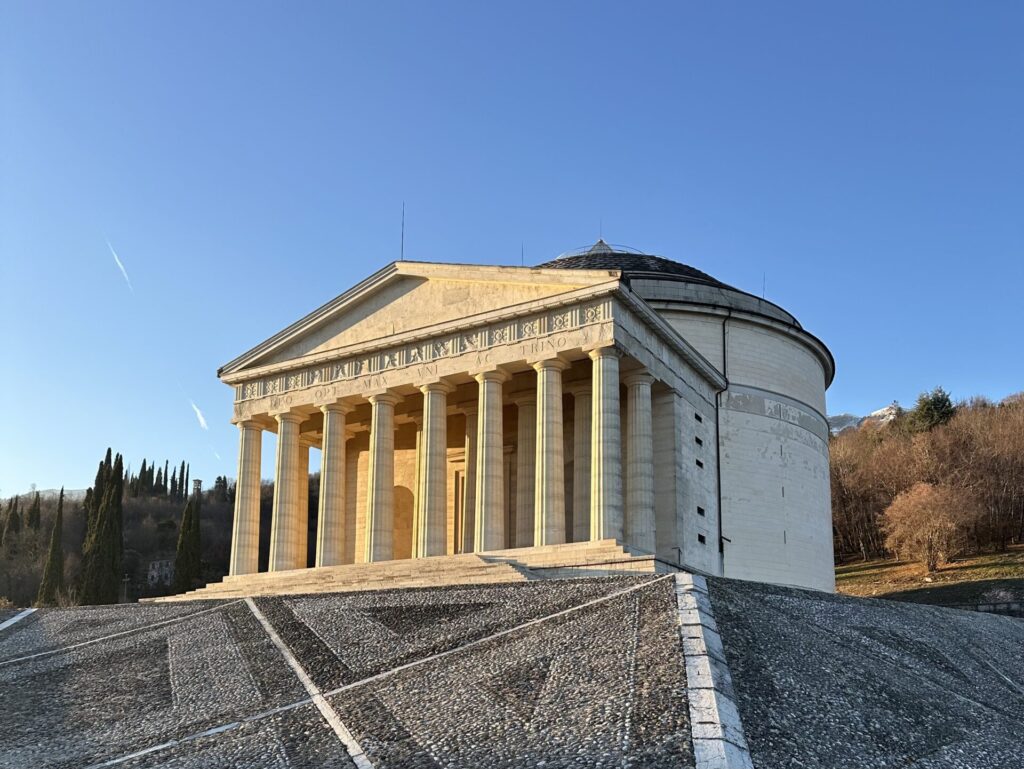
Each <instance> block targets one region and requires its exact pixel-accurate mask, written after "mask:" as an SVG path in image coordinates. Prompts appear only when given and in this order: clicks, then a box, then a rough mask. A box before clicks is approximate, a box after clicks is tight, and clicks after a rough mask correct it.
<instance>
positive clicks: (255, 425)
mask: <svg viewBox="0 0 1024 769" xmlns="http://www.w3.org/2000/svg"><path fill="white" fill-rule="evenodd" d="M235 424H236V425H237V426H238V429H239V430H262V429H264V428H263V425H262V424H261V423H260V422H258V421H256V420H255V419H241V420H239V421H238V422H235Z"/></svg>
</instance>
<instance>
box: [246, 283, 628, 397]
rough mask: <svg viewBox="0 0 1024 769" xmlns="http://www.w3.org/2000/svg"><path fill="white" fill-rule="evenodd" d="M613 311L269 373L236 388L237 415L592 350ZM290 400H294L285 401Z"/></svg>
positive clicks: (551, 318)
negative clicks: (456, 368)
mask: <svg viewBox="0 0 1024 769" xmlns="http://www.w3.org/2000/svg"><path fill="white" fill-rule="evenodd" d="M611 306H612V305H611V300H610V299H609V298H601V299H595V300H591V301H589V302H587V303H585V304H582V305H570V306H566V307H559V308H557V309H553V310H550V311H548V312H545V313H540V314H536V315H529V316H524V317H522V318H515V319H504V320H500V321H496V322H495V323H492V324H489V325H486V326H481V327H479V328H475V329H471V330H468V331H467V330H464V329H461V330H459V331H457V332H453V333H450V334H446V335H440V336H436V337H432V338H429V339H423V340H419V341H416V342H412V343H410V344H406V345H402V346H396V347H393V348H388V349H386V350H378V351H374V352H372V353H366V354H362V355H356V356H353V357H350V358H347V359H344V360H339V361H331V362H330V363H326V364H324V363H319V364H316V365H313V366H310V367H309V368H305V369H298V370H295V371H289V372H288V373H287V374H284V375H279V374H268V375H265V376H263V377H261V378H259V379H255V380H252V381H249V382H244V383H242V384H240V385H238V386H236V388H235V400H236V406H235V412H236V416H239V417H244V416H245V415H247V414H252V413H259V412H260V411H263V410H267V409H269V408H270V407H271V406H272V405H273V404H277V405H279V406H280V405H285V406H287V405H295V404H297V403H302V402H305V401H307V400H308V401H310V402H312V401H315V400H320V399H329V398H330V397H344V395H346V394H349V392H350V391H351V392H369V391H372V390H374V389H383V388H386V387H393V386H395V385H396V384H399V383H409V382H416V381H425V380H427V379H429V378H431V377H437V376H445V375H449V374H450V373H453V372H450V371H447V370H446V369H447V368H449V366H448V364H456V363H457V365H459V366H463V368H462V369H461V370H470V369H472V368H482V367H486V366H489V365H498V364H500V363H502V362H505V361H512V360H517V359H528V358H532V357H539V356H541V355H545V354H548V353H552V352H559V351H560V350H563V349H572V347H571V346H570V345H572V346H581V345H585V344H591V343H594V342H597V341H599V339H598V337H599V335H600V334H599V331H600V329H601V327H602V326H603V325H606V326H607V328H608V329H609V331H608V333H609V334H610V333H611V332H610V328H611V326H610V324H609V323H608V322H609V321H610V320H611V317H612V313H611ZM581 332H586V333H581ZM442 369H444V370H442ZM340 385H345V386H344V387H339V386H340ZM300 393H301V395H300ZM291 394H296V397H294V398H293V397H290V395H291Z"/></svg>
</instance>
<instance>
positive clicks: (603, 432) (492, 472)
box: [230, 347, 655, 575]
mask: <svg viewBox="0 0 1024 769" xmlns="http://www.w3.org/2000/svg"><path fill="white" fill-rule="evenodd" d="M587 355H588V356H589V358H590V361H591V369H592V374H591V377H590V381H589V382H586V381H583V382H573V383H572V384H571V385H569V386H563V373H564V372H565V371H566V370H567V369H568V368H569V364H568V363H567V362H566V360H565V358H564V357H556V358H548V359H544V360H538V361H536V362H534V363H532V368H533V369H534V371H535V372H536V388H535V391H533V392H520V393H516V394H515V395H513V396H512V397H511V398H510V399H509V401H510V402H511V403H514V404H515V405H516V406H517V408H518V428H517V437H518V440H517V454H516V457H515V463H516V523H515V526H514V531H508V532H507V531H506V517H505V489H506V483H507V481H508V479H507V478H506V477H505V456H504V454H505V446H504V438H505V430H504V425H503V407H504V405H505V402H506V398H505V393H504V389H505V385H506V383H507V382H508V381H509V379H510V375H509V373H508V372H507V371H506V370H505V369H503V368H501V367H494V368H492V369H490V370H485V371H478V372H474V373H473V379H474V380H475V381H476V385H477V399H476V402H475V403H472V404H470V405H462V404H460V407H461V410H462V413H464V415H465V425H466V428H465V429H466V434H465V455H464V463H465V478H466V483H467V489H466V494H465V501H464V504H463V505H462V509H461V516H462V517H461V520H460V521H459V522H458V529H459V534H460V536H459V538H458V540H457V541H456V542H455V545H454V548H455V552H483V551H490V550H500V549H504V548H506V547H507V546H509V544H510V543H511V544H512V545H513V546H514V547H530V546H539V545H553V544H559V543H563V542H566V541H585V540H587V539H617V540H622V541H625V542H627V543H628V544H631V545H633V546H634V547H637V548H640V549H643V550H647V551H650V552H653V551H654V549H655V503H654V472H653V467H654V461H655V457H654V448H653V437H652V416H651V415H652V409H651V397H652V395H651V392H652V389H651V388H652V386H653V384H654V381H655V380H654V378H653V377H652V376H651V375H650V374H648V373H647V372H646V371H644V370H642V369H641V370H636V369H635V368H634V369H631V370H630V371H629V372H628V373H627V374H626V375H625V376H623V377H621V378H620V353H619V352H618V351H617V350H616V349H615V348H613V347H599V348H596V349H592V350H589V351H588V352H587ZM622 384H624V385H625V387H626V393H627V395H626V400H625V405H626V423H627V425H628V435H627V436H625V438H626V440H625V445H626V447H627V453H626V457H625V462H624V461H623V456H622V453H621V447H622V444H623V435H622V434H621V427H620V421H621V420H620V409H621V408H622V404H621V402H620V392H619V390H620V385H622ZM418 389H419V390H420V392H421V393H422V397H423V411H422V416H421V417H420V418H419V419H418V422H417V425H418V431H417V441H416V473H415V474H416V480H415V495H414V498H415V510H414V516H413V544H412V553H413V556H414V557H428V556H434V555H444V554H445V553H446V552H447V548H448V532H447V530H446V526H447V517H448V488H447V484H448V483H449V477H448V455H447V451H448V437H447V429H448V419H447V417H448V397H449V395H450V394H451V393H452V392H453V391H454V389H455V388H454V387H453V386H452V385H451V384H450V383H449V382H447V381H436V382H430V383H427V384H423V385H421V386H419V388H418ZM565 392H568V393H570V394H571V395H572V396H573V409H572V410H573V422H572V424H573V493H572V510H573V517H572V528H571V530H569V531H567V527H566V494H565V467H566V458H565V456H564V448H563V447H564V445H565V443H564V439H565V436H564V435H563V425H564V418H563V417H564V415H563V413H562V412H563V407H562V403H563V397H562V396H563V393H565ZM367 400H368V402H369V404H370V435H369V461H368V471H367V476H366V507H365V531H364V536H363V537H362V541H363V551H362V553H360V554H357V556H356V560H362V561H367V562H370V561H383V560H389V559H391V558H392V557H393V552H394V543H393V541H392V537H393V530H394V520H393V516H394V508H395V499H394V487H395V429H396V424H395V409H396V406H398V405H399V404H400V403H401V402H402V397H401V396H400V395H399V394H397V393H396V392H395V391H394V390H393V389H392V390H388V391H385V392H379V393H374V394H371V395H369V396H368V397H367ZM352 408H353V406H352V405H351V404H350V403H345V402H336V403H328V404H325V405H322V406H320V411H322V412H323V429H322V442H321V443H320V448H321V469H320V494H319V510H318V521H317V532H316V546H315V565H316V566H331V565H336V564H340V563H342V562H343V560H344V554H343V552H342V550H343V548H342V542H343V538H344V532H345V530H346V518H345V516H346V504H345V501H346V495H347V494H350V493H352V490H350V489H346V427H347V424H346V422H347V418H348V415H349V414H350V413H351V411H352ZM272 416H273V418H274V419H275V421H276V424H277V453H276V460H275V485H274V502H273V515H272V522H271V533H270V558H269V569H270V571H280V570H285V569H296V568H305V567H306V566H308V565H309V564H308V563H307V547H308V543H307V541H306V536H307V535H306V532H308V480H309V473H308V467H309V446H310V443H309V441H307V440H306V439H304V438H303V436H302V435H300V424H301V423H302V421H303V419H304V417H303V415H301V414H299V413H297V412H296V411H287V412H282V413H278V414H274V415H272ZM238 427H239V453H238V485H237V491H236V498H235V519H234V529H233V534H232V545H231V564H230V569H231V574H233V575H235V574H249V573H253V572H256V571H257V570H258V552H259V505H260V463H261V437H262V429H263V423H261V422H260V421H259V420H254V419H249V420H245V421H241V422H239V423H238ZM314 445H315V444H314ZM624 469H625V472H626V475H627V478H626V483H625V487H626V489H627V491H626V499H625V500H624V498H623V486H624V483H623V470H624ZM624 502H625V506H624ZM624 510H628V515H626V514H624Z"/></svg>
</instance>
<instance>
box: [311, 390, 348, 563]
mask: <svg viewBox="0 0 1024 769" xmlns="http://www.w3.org/2000/svg"><path fill="white" fill-rule="evenodd" d="M320 410H321V411H322V412H323V413H324V442H323V446H322V447H321V451H320V508H319V511H318V515H317V522H316V565H317V566H336V565H338V564H340V563H344V554H345V549H346V542H345V441H346V437H345V417H346V415H347V414H348V413H349V412H350V411H351V410H352V407H351V406H348V405H346V404H344V403H329V404H327V405H326V406H321V407H320Z"/></svg>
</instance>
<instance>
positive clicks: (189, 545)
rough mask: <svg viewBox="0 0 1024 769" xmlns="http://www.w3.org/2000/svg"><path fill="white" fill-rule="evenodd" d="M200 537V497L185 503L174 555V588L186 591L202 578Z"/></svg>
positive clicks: (179, 591)
mask: <svg viewBox="0 0 1024 769" xmlns="http://www.w3.org/2000/svg"><path fill="white" fill-rule="evenodd" d="M200 547H201V543H200V539H199V497H198V496H194V497H191V498H190V499H189V500H188V502H186V503H185V511H184V513H183V514H182V516H181V528H180V529H179V531H178V549H177V552H176V553H175V556H174V590H175V592H177V593H184V592H185V591H187V590H191V589H192V588H193V587H195V585H196V583H197V582H199V581H200V580H201V579H202V564H201V561H200Z"/></svg>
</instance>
